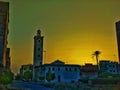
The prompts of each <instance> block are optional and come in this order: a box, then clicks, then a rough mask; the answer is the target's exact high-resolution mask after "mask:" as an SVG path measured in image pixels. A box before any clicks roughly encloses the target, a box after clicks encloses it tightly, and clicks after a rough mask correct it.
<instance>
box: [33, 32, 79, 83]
mask: <svg viewBox="0 0 120 90" xmlns="http://www.w3.org/2000/svg"><path fill="white" fill-rule="evenodd" d="M43 39H44V37H43V36H41V31H40V30H37V34H36V35H35V36H34V56H33V57H34V58H33V80H34V81H40V78H41V77H44V82H49V80H48V79H47V78H46V77H47V74H48V73H52V74H53V75H54V78H53V79H52V80H51V82H77V81H78V80H79V79H80V77H81V71H80V70H81V66H80V65H75V64H65V63H64V62H62V61H61V60H55V61H54V62H52V63H50V64H43V46H44V45H43V41H44V40H43Z"/></svg>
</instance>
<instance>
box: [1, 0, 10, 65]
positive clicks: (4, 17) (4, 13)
mask: <svg viewBox="0 0 120 90" xmlns="http://www.w3.org/2000/svg"><path fill="white" fill-rule="evenodd" d="M8 22H9V3H8V2H2V1H0V64H1V66H2V65H3V66H5V64H6V51H7V36H8Z"/></svg>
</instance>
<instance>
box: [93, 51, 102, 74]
mask: <svg viewBox="0 0 120 90" xmlns="http://www.w3.org/2000/svg"><path fill="white" fill-rule="evenodd" d="M100 54H101V52H100V51H95V52H94V53H93V54H92V55H93V57H94V56H95V57H96V62H97V67H98V75H99V55H100Z"/></svg>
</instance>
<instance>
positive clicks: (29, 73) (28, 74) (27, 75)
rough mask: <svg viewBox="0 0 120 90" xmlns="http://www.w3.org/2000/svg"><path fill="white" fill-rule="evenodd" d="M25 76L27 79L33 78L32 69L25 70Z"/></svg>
mask: <svg viewBox="0 0 120 90" xmlns="http://www.w3.org/2000/svg"><path fill="white" fill-rule="evenodd" d="M23 77H24V78H25V79H27V80H28V79H32V71H30V70H27V71H25V72H24V75H23Z"/></svg>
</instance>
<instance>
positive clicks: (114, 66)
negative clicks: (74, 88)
mask: <svg viewBox="0 0 120 90" xmlns="http://www.w3.org/2000/svg"><path fill="white" fill-rule="evenodd" d="M100 71H101V73H106V72H110V73H113V74H117V73H118V63H117V62H110V61H109V60H101V61H100Z"/></svg>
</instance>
